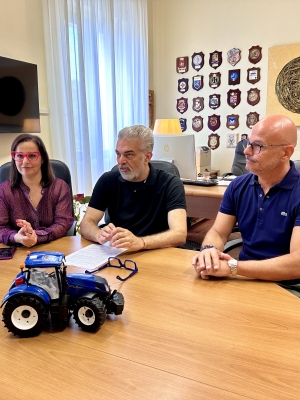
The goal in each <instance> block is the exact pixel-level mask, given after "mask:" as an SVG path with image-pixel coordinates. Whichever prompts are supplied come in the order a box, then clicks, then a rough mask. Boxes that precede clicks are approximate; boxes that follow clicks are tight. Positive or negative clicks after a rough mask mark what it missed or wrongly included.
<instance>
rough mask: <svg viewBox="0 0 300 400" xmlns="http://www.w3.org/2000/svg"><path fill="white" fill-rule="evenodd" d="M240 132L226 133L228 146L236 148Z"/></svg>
mask: <svg viewBox="0 0 300 400" xmlns="http://www.w3.org/2000/svg"><path fill="white" fill-rule="evenodd" d="M238 138H239V134H238V133H232V132H230V133H227V134H226V147H231V148H235V147H236V145H237V142H238Z"/></svg>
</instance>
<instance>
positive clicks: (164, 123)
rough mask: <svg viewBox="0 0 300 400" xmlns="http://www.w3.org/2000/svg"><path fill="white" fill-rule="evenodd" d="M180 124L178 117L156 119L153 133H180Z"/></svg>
mask: <svg viewBox="0 0 300 400" xmlns="http://www.w3.org/2000/svg"><path fill="white" fill-rule="evenodd" d="M181 133H182V130H181V126H180V122H179V119H178V118H175V119H157V120H156V121H155V124H154V129H153V134H154V135H158V134H160V135H166V134H173V135H174V134H181Z"/></svg>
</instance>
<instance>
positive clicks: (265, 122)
mask: <svg viewBox="0 0 300 400" xmlns="http://www.w3.org/2000/svg"><path fill="white" fill-rule="evenodd" d="M252 134H255V136H257V135H258V136H259V139H260V140H261V141H263V142H264V143H273V144H276V143H278V144H279V143H285V144H290V145H292V146H294V147H295V146H296V144H297V128H296V125H295V124H294V122H293V121H292V120H291V119H289V118H287V117H285V116H283V115H269V116H268V117H265V118H263V119H261V120H260V121H258V122H257V124H255V125H254V127H253V129H252V132H251V140H253V139H252ZM256 140H257V139H256Z"/></svg>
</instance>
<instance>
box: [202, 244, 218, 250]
mask: <svg viewBox="0 0 300 400" xmlns="http://www.w3.org/2000/svg"><path fill="white" fill-rule="evenodd" d="M205 249H215V246H212V245H211V244H206V245H204V246H201V247H200V251H202V250H205Z"/></svg>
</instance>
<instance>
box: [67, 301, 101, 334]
mask: <svg viewBox="0 0 300 400" xmlns="http://www.w3.org/2000/svg"><path fill="white" fill-rule="evenodd" d="M73 317H74V319H75V321H76V323H77V324H78V325H79V326H80V327H81V328H82V329H83V330H84V331H88V332H95V331H97V330H98V329H99V328H100V326H101V325H102V324H104V322H105V320H106V307H105V305H104V304H103V302H102V301H101V300H100V299H99V298H98V297H95V298H93V299H87V298H82V299H79V300H78V301H77V302H76V303H75V304H74V308H73Z"/></svg>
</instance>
